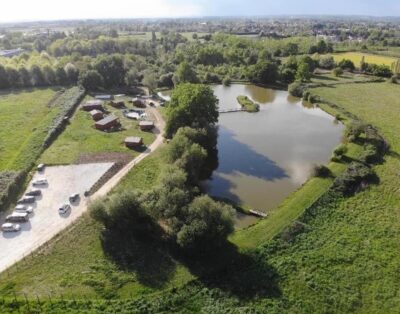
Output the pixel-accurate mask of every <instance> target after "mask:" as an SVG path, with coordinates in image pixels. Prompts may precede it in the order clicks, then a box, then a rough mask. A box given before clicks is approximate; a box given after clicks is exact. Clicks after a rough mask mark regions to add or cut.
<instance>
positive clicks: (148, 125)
mask: <svg viewBox="0 0 400 314" xmlns="http://www.w3.org/2000/svg"><path fill="white" fill-rule="evenodd" d="M139 128H140V129H141V130H142V131H151V130H152V129H153V128H154V122H153V121H140V122H139Z"/></svg>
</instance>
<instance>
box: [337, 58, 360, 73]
mask: <svg viewBox="0 0 400 314" xmlns="http://www.w3.org/2000/svg"><path fill="white" fill-rule="evenodd" d="M338 67H339V68H342V69H343V70H349V71H354V70H355V68H356V67H355V66H354V63H353V61H351V60H349V59H343V60H341V61H340V62H339V63H338Z"/></svg>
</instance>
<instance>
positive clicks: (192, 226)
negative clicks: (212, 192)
mask: <svg viewBox="0 0 400 314" xmlns="http://www.w3.org/2000/svg"><path fill="white" fill-rule="evenodd" d="M233 217H234V209H233V208H232V207H231V206H229V205H225V204H223V203H219V202H215V201H213V200H212V199H211V198H210V197H209V196H199V197H196V198H195V199H194V200H193V201H192V202H191V203H190V204H189V206H188V210H187V216H186V219H185V223H184V225H183V226H182V228H181V229H180V230H179V232H178V233H177V243H178V244H179V245H180V246H181V247H182V248H184V249H189V250H193V251H195V252H198V253H200V254H201V253H208V252H210V251H213V250H214V249H217V248H219V247H220V246H221V245H222V244H223V243H224V242H225V241H226V239H227V237H228V235H229V234H231V233H232V232H233V230H234V228H233Z"/></svg>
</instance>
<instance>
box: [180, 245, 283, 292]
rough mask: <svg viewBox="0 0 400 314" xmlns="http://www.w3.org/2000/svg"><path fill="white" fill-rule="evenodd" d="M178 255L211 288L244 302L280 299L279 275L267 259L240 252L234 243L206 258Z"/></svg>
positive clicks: (204, 256)
mask: <svg viewBox="0 0 400 314" xmlns="http://www.w3.org/2000/svg"><path fill="white" fill-rule="evenodd" d="M178 255H179V256H180V258H179V261H180V262H181V263H182V264H184V265H185V266H186V267H188V269H189V270H190V271H191V273H192V274H194V275H196V276H197V277H198V278H199V279H198V280H199V281H200V282H201V283H202V284H203V285H205V286H206V287H207V288H211V289H212V288H218V289H221V290H223V291H225V292H228V293H230V294H233V295H235V296H237V297H238V298H240V299H243V300H247V299H252V298H254V297H259V296H262V297H266V298H277V297H279V296H281V294H282V292H281V289H280V288H279V285H278V278H279V276H278V274H277V272H276V270H275V269H274V268H273V267H272V266H271V265H269V264H268V261H267V260H266V258H265V257H264V256H261V255H258V254H257V253H256V252H247V253H242V252H239V250H238V248H237V247H236V246H235V245H233V244H232V243H230V242H226V243H225V244H224V245H223V246H222V247H221V248H219V249H216V250H215V251H213V252H210V253H209V254H207V255H203V256H198V255H197V256H196V255H192V254H185V255H182V253H178Z"/></svg>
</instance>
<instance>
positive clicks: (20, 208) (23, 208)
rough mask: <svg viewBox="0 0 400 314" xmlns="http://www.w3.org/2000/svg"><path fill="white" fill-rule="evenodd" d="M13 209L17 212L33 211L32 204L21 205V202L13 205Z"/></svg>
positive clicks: (29, 212)
mask: <svg viewBox="0 0 400 314" xmlns="http://www.w3.org/2000/svg"><path fill="white" fill-rule="evenodd" d="M14 210H15V212H17V213H28V214H31V213H33V207H32V206H26V205H22V204H19V205H17V206H15V208H14Z"/></svg>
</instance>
